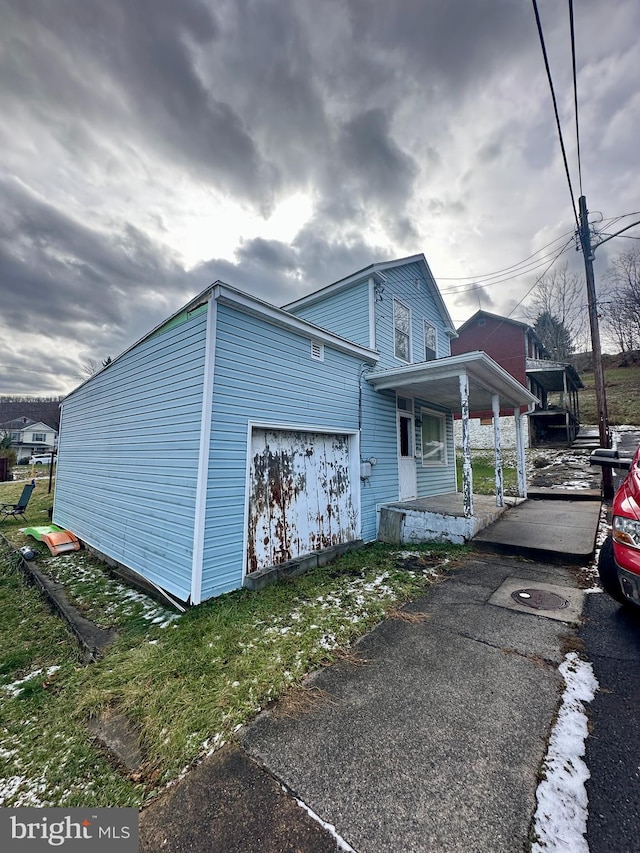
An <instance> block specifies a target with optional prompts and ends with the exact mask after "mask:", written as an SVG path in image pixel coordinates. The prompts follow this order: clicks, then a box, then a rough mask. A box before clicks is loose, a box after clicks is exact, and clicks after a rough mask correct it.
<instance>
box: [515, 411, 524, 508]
mask: <svg viewBox="0 0 640 853" xmlns="http://www.w3.org/2000/svg"><path fill="white" fill-rule="evenodd" d="M513 417H514V419H515V422H516V459H517V461H516V466H517V470H518V497H521V498H526V496H527V467H526V460H525V456H524V430H523V429H522V414H521V412H520V409H514V410H513Z"/></svg>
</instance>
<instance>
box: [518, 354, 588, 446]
mask: <svg viewBox="0 0 640 853" xmlns="http://www.w3.org/2000/svg"><path fill="white" fill-rule="evenodd" d="M527 378H528V380H529V382H530V383H531V387H532V388H533V389H534V390H535V391H536V392H537V393H538V395H539V397H540V401H541V403H540V406H538V407H536V409H535V410H534V411H533V412H532V413H531V415H530V418H529V423H530V436H531V446H532V447H539V446H541V445H544V444H558V443H559V444H566V445H567V446H568V447H569V446H571V444H572V443H573V441H574V440H575V437H576V435H577V434H578V431H579V430H580V404H579V399H578V391H579V389H580V388H584V385H583V384H582V380H581V379H580V377H579V376H578V373H577V371H576V369H575V368H574V367H573V365H571V364H567V363H565V362H559V361H549V360H548V359H535V358H528V359H527Z"/></svg>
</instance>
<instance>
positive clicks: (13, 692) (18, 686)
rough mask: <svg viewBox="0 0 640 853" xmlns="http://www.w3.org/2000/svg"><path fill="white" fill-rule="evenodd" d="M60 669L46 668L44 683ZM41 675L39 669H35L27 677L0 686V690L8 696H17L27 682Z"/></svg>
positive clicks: (54, 667) (57, 667)
mask: <svg viewBox="0 0 640 853" xmlns="http://www.w3.org/2000/svg"><path fill="white" fill-rule="evenodd" d="M59 669H60V667H59V666H50V667H48V669H47V671H46V673H45V676H44V678H43V679H42V680H43V681H45V680H46V679H47V678H49V676H50V675H53V673H54V672H57V671H58V670H59ZM40 675H42V670H41V669H35V670H34V671H33V672H30V673H29V674H28V675H25V677H24V678H20V679H19V680H18V681H14V682H12V683H11V684H2V685H0V690H4V691H5V692H6V693H8V694H9V696H13V697H15V696H19V695H20V694H21V693H22V690H23V688H24V686H25V684H27V683H28V682H29V681H32V680H33V679H34V678H38V676H40Z"/></svg>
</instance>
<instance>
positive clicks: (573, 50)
mask: <svg viewBox="0 0 640 853" xmlns="http://www.w3.org/2000/svg"><path fill="white" fill-rule="evenodd" d="M569 29H570V30H571V62H572V65H573V104H574V109H575V114H576V146H577V155H578V182H579V184H580V195H584V193H583V192H582V163H581V161H580V125H579V123H578V80H577V75H576V38H575V30H574V25H573V0H569Z"/></svg>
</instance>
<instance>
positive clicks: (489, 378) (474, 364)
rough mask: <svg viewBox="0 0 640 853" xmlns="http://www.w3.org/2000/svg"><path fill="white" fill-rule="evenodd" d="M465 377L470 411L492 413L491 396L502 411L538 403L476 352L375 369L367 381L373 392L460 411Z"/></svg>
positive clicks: (480, 353)
mask: <svg viewBox="0 0 640 853" xmlns="http://www.w3.org/2000/svg"><path fill="white" fill-rule="evenodd" d="M464 374H466V375H467V377H468V380H469V409H470V410H471V411H485V410H491V408H492V397H493V395H494V394H497V395H498V396H499V398H500V408H501V409H502V410H504V409H510V408H512V409H518V408H520V407H521V406H529V405H531V404H533V403H537V402H539V401H538V398H537V397H535V396H534V395H533V394H532V393H531V392H530V391H528V390H527V389H526V388H525V387H524V385H521V384H520V382H518V380H517V379H514V378H513V376H511V375H510V374H509V373H507V371H506V370H505V369H504V368H503V367H501V366H500V365H499V364H498V363H497V362H496V361H494V360H493V359H492V358H491V357H490V356H488V355H487V354H486V353H485V352H479V351H476V352H465V353H461V354H460V355H452V356H448V357H446V358H438V359H435V360H434V361H423V362H419V363H418V364H407V365H405V366H403V367H392V368H388V369H387V370H376V371H374V372H372V373H369V374H367V376H366V379H367V382H369V383H371V385H372V386H373V387H374V388H375V390H376V391H385V390H393V391H397V392H398V393H400V394H406V395H408V396H413V397H419V398H420V399H423V400H425V401H429V402H432V403H434V404H436V405H439V406H442V407H444V408H447V409H451V410H452V411H454V412H455V411H460V408H461V402H460V380H459V377H460V376H461V375H464Z"/></svg>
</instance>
